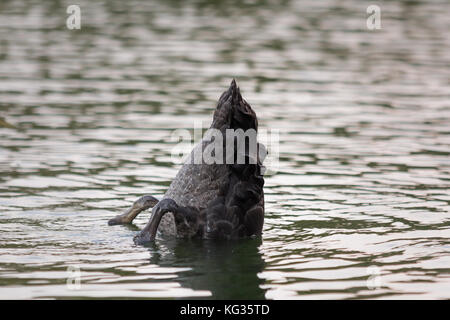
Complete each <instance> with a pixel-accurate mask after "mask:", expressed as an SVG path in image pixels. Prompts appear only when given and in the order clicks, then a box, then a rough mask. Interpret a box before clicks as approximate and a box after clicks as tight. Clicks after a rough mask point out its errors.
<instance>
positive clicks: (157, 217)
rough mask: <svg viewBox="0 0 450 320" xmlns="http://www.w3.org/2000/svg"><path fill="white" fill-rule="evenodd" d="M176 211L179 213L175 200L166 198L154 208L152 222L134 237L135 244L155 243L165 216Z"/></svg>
mask: <svg viewBox="0 0 450 320" xmlns="http://www.w3.org/2000/svg"><path fill="white" fill-rule="evenodd" d="M176 211H178V205H177V203H176V202H175V201H174V200H172V199H169V198H165V199H162V200H161V201H159V202H158V204H157V205H156V206H155V207H154V208H153V210H152V215H151V217H150V220H149V221H148V223H147V224H146V225H145V227H144V229H142V231H141V232H139V233H138V234H137V235H136V236H135V237H134V243H135V244H144V243H147V242H152V241H154V240H155V238H156V232H157V231H158V226H159V223H160V222H161V219H162V217H163V216H164V214H166V213H167V212H176Z"/></svg>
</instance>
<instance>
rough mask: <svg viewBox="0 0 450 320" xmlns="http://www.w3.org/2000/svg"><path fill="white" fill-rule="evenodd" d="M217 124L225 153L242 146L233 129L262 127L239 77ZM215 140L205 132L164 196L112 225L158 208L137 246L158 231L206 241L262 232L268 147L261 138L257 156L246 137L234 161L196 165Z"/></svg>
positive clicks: (222, 102)
mask: <svg viewBox="0 0 450 320" xmlns="http://www.w3.org/2000/svg"><path fill="white" fill-rule="evenodd" d="M211 128H212V129H217V130H219V132H220V133H222V136H223V151H224V152H223V153H224V154H225V153H226V152H225V149H226V145H227V142H228V143H231V144H233V146H236V144H237V141H236V140H237V138H236V136H232V137H231V138H229V137H228V136H227V135H226V133H225V132H226V131H227V132H228V131H229V130H228V129H232V130H235V131H236V130H239V129H241V130H240V131H247V130H250V129H252V130H253V131H254V132H256V131H257V129H258V120H257V118H256V114H255V112H254V111H253V110H252V108H251V107H250V105H249V104H248V103H247V102H246V101H245V100H244V99H243V98H242V96H241V94H240V90H239V88H238V87H237V85H236V82H235V80H234V79H233V81H232V82H231V85H230V87H229V89H228V90H227V91H225V92H224V93H223V94H222V95H221V97H220V99H219V102H218V104H217V107H216V110H215V111H214V117H213V121H212V124H211V127H210V129H211ZM227 138H228V141H227ZM214 140H215V139H212V138H211V137H208V136H205V137H204V138H203V140H202V141H201V142H199V143H198V144H197V145H196V146H195V147H194V148H193V150H192V152H191V154H190V156H189V157H188V159H187V160H186V161H185V163H184V164H183V166H182V167H181V169H180V170H179V171H178V173H177V175H176V177H175V179H174V180H173V181H172V183H171V184H170V186H169V189H168V190H167V192H166V193H165V195H164V197H163V199H162V200H158V199H156V198H155V197H153V196H151V195H145V196H143V197H141V198H139V199H138V200H137V201H136V202H135V203H134V204H133V206H132V207H131V208H130V209H129V210H127V211H126V212H125V213H124V214H121V215H118V216H116V217H114V218H113V219H111V220H109V222H108V224H109V225H116V224H126V223H131V222H132V221H133V219H134V218H135V217H136V216H137V215H138V214H139V213H140V212H142V211H144V210H146V209H148V208H151V207H153V210H152V215H151V217H150V220H149V221H148V223H147V225H146V226H145V227H144V229H143V230H142V231H141V232H140V233H139V234H137V235H136V236H135V237H134V242H135V243H136V244H143V243H146V242H150V241H153V240H154V239H155V237H156V233H157V231H158V232H159V233H160V234H161V235H169V236H175V237H180V238H194V237H198V238H203V239H235V238H243V237H251V236H258V235H261V232H262V228H263V223H264V191H263V186H264V178H263V170H264V168H263V166H262V162H263V160H264V157H265V156H266V149H265V147H264V146H263V145H262V144H260V143H257V141H256V140H255V141H254V143H255V144H256V150H257V151H256V153H255V154H251V153H250V152H249V150H251V149H252V148H251V146H250V144H251V141H250V140H251V139H245V138H244V148H243V149H240V148H233V152H234V153H233V154H232V155H231V157H233V158H232V160H233V161H226V160H223V161H221V162H219V163H217V162H216V163H212V164H207V163H204V162H202V163H200V164H196V163H194V161H193V159H195V157H196V155H198V154H199V153H201V154H203V151H204V150H205V148H206V147H208V145H210V144H211V143H213V142H214ZM236 149H238V150H236ZM239 150H240V151H239ZM242 150H244V151H242ZM238 153H241V154H239V155H242V156H243V158H241V159H244V161H243V162H242V161H240V162H239V161H236V159H237V158H238ZM228 156H229V155H226V156H224V158H223V159H225V157H228ZM227 159H229V158H227ZM236 162H237V163H236Z"/></svg>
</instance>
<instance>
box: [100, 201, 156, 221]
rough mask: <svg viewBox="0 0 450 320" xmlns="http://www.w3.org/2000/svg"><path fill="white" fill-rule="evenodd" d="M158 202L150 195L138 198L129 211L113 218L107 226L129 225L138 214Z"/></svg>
mask: <svg viewBox="0 0 450 320" xmlns="http://www.w3.org/2000/svg"><path fill="white" fill-rule="evenodd" d="M158 201H159V200H158V199H156V198H155V197H153V196H151V195H145V196H143V197H140V198H139V199H137V200H136V201H135V202H134V203H133V206H132V207H131V208H130V209H128V210H127V211H125V213H123V214H120V215H118V216H115V217H114V218H112V219H111V220H109V221H108V224H109V225H110V226H113V225H116V224H128V223H131V222H132V221H133V220H134V218H136V217H137V215H138V214H139V213H141V212H142V211H144V210H147V209H148V208H151V207H154V206H155V205H156V204H157V203H158Z"/></svg>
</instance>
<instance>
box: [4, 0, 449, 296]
mask: <svg viewBox="0 0 450 320" xmlns="http://www.w3.org/2000/svg"><path fill="white" fill-rule="evenodd" d="M69 4H71V3H70V2H66V1H45V2H43V1H18V0H13V1H5V0H2V1H1V2H0V117H2V118H4V119H5V120H6V121H7V122H8V123H9V124H11V125H13V126H15V127H16V128H14V127H12V126H7V125H5V124H3V125H2V126H1V127H0V298H1V299H10V298H17V299H30V298H130V297H131V298H193V297H194V298H249V299H256V298H267V299H354V298H396V299H397V298H413V299H417V298H425V299H430V298H439V299H442V298H446V299H448V298H450V272H449V271H450V239H449V238H450V214H449V211H450V192H449V189H450V157H449V156H450V104H449V101H450V99H449V98H450V89H449V88H450V33H449V32H448V30H450V20H449V19H448V15H449V12H450V3H449V2H448V1H423V2H422V1H377V4H378V5H379V6H380V8H381V13H382V14H381V17H382V29H381V30H374V31H371V30H368V29H367V27H366V18H367V14H366V8H367V7H368V6H369V5H370V4H372V3H371V2H367V1H356V0H349V1H312V0H311V1H301V2H298V1H257V0H255V1H244V2H241V1H196V2H193V1H136V0H134V1H133V0H131V1H118V0H117V1H104V2H101V1H77V4H79V5H80V7H81V14H82V19H81V30H68V29H67V28H66V26H65V22H66V18H67V16H68V15H67V13H66V8H67V5H69ZM233 77H235V78H236V79H237V81H238V83H239V85H240V87H241V90H242V93H243V95H244V97H245V98H246V100H247V101H249V103H250V104H251V105H252V107H253V109H254V110H255V111H256V113H257V115H258V117H259V122H260V128H261V129H266V130H273V129H276V130H279V132H280V135H279V140H280V145H279V155H280V161H279V167H278V170H277V172H276V173H275V174H272V175H270V176H267V177H266V185H265V201H266V220H265V226H264V233H263V237H262V239H253V240H242V241H236V242H230V243H216V242H208V241H186V240H158V241H157V242H156V243H155V244H152V245H150V246H148V247H141V246H135V245H134V244H133V241H132V239H133V236H134V235H135V234H136V232H137V231H138V230H139V229H140V228H142V226H143V225H145V223H146V221H147V219H148V216H149V214H148V213H147V214H142V215H141V216H139V217H138V218H137V219H136V220H135V224H134V225H132V226H114V227H109V226H108V225H107V221H108V219H110V218H111V217H113V216H115V215H116V214H118V213H121V212H123V210H125V209H126V208H127V207H128V206H130V205H131V204H132V202H133V201H134V200H135V199H136V198H138V197H139V196H141V195H143V194H146V193H150V194H153V195H155V196H157V197H160V196H162V195H163V194H164V192H165V190H166V189H167V187H168V185H169V183H170V181H171V179H172V178H173V177H174V176H175V174H176V172H177V170H178V168H179V165H176V164H174V163H173V162H172V161H171V151H172V149H173V147H174V143H173V141H172V140H171V134H172V133H173V130H174V129H178V128H185V129H190V130H191V129H193V128H194V123H195V122H196V121H202V122H204V123H205V124H206V123H208V122H209V121H210V120H211V116H212V110H213V108H214V107H215V102H216V101H217V99H218V97H219V96H220V94H221V92H222V91H223V90H225V89H226V87H227V86H228V84H229V82H230V80H231V78H233ZM0 123H2V122H0ZM68 268H78V269H77V270H79V272H80V275H81V280H80V281H81V282H80V287H78V288H73V287H70V286H68V285H67V283H68V277H71V276H72V275H73V274H71V273H69V272H68ZM69 270H70V269H69ZM69 279H70V278H69ZM69 282H70V281H69Z"/></svg>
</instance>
